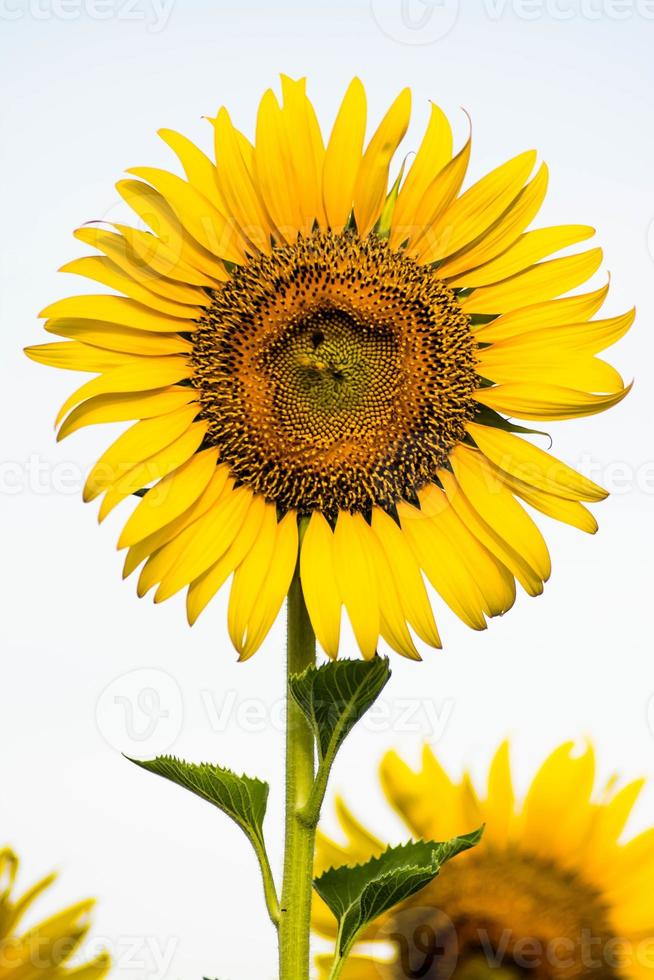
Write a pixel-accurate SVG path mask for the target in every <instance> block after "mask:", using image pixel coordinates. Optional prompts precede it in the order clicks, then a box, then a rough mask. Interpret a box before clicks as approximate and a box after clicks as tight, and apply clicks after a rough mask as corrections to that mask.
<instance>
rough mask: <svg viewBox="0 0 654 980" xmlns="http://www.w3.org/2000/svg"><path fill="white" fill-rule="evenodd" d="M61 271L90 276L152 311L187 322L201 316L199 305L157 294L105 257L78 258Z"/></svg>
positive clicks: (88, 256)
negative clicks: (178, 301) (190, 304)
mask: <svg viewBox="0 0 654 980" xmlns="http://www.w3.org/2000/svg"><path fill="white" fill-rule="evenodd" d="M59 271H60V272H71V273H73V274H75V275H79V276H86V278H87V279H93V280H94V281H95V282H100V283H102V284H103V285H104V286H109V288H110V289H115V290H117V291H118V292H120V293H124V294H125V295H126V296H129V298H130V299H134V300H136V302H137V303H142V304H143V305H144V306H147V307H149V308H150V309H152V310H157V311H159V312H160V313H166V314H167V315H168V316H177V317H181V318H182V319H186V320H197V319H198V317H199V316H200V315H201V309H200V307H199V306H197V305H195V306H189V305H187V304H183V303H176V302H174V301H173V300H170V299H166V298H165V297H163V296H161V295H159V294H158V293H156V292H152V290H150V289H148V288H147V287H145V286H142V285H141V284H140V283H138V282H136V281H135V280H134V279H132V277H131V276H129V275H127V273H125V272H123V271H122V270H121V269H120V268H119V266H117V265H116V264H115V263H114V262H112V261H111V260H110V259H108V258H106V257H105V256H104V255H87V256H85V257H84V258H81V259H74V260H73V261H72V262H68V263H66V265H62V267H61V268H60V270H59ZM207 302H208V297H205V305H206V303H207Z"/></svg>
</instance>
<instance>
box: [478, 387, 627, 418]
mask: <svg viewBox="0 0 654 980" xmlns="http://www.w3.org/2000/svg"><path fill="white" fill-rule="evenodd" d="M631 388H632V385H628V387H626V388H624V389H623V390H622V391H618V392H616V393H614V394H610V395H591V394H588V393H587V392H585V391H577V390H576V389H574V388H562V387H559V386H558V385H545V384H535V383H532V384H507V385H497V386H495V387H493V388H483V389H481V390H480V391H476V392H475V398H476V400H477V401H478V402H480V403H481V404H482V405H487V406H488V407H489V408H492V409H494V410H495V411H496V412H503V413H504V414H505V415H511V416H517V417H518V418H521V419H533V420H534V421H537V420H539V419H543V420H545V421H557V420H560V419H576V418H583V417H584V416H586V415H596V414H597V413H598V412H604V411H606V409H607V408H613V406H614V405H617V404H618V403H619V402H621V401H622V399H623V398H625V397H626V396H627V395H628V394H629V392H630V391H631Z"/></svg>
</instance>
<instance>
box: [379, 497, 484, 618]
mask: <svg viewBox="0 0 654 980" xmlns="http://www.w3.org/2000/svg"><path fill="white" fill-rule="evenodd" d="M397 511H398V515H399V518H400V524H401V526H402V531H403V532H404V534H406V536H407V539H408V541H409V544H410V545H411V548H412V549H413V552H414V554H415V556H416V559H417V561H418V562H419V563H420V565H421V566H422V568H423V569H424V570H425V573H426V575H427V578H428V579H429V581H430V582H431V584H432V585H433V587H434V588H435V589H436V591H437V592H438V594H439V595H440V596H441V597H442V598H443V599H444V600H445V602H446V603H447V604H448V606H449V607H450V609H451V610H452V611H453V612H455V613H456V615H457V616H458V617H459V618H460V619H462V620H463V622H464V623H466V624H467V625H468V626H470V627H471V629H476V630H483V629H486V620H485V618H484V612H483V610H484V605H485V603H484V599H483V597H482V594H481V592H480V590H479V588H478V586H477V583H476V581H475V579H474V577H471V576H470V574H469V571H468V568H467V566H466V565H465V563H464V562H463V560H462V558H461V555H460V554H459V553H458V552H457V550H456V548H455V547H454V545H453V543H452V541H451V540H450V539H449V538H448V537H447V535H446V534H445V533H444V532H443V529H442V528H441V527H440V526H439V525H438V523H437V522H436V521H434V520H433V519H432V518H431V517H427V516H426V515H425V514H423V513H422V512H421V511H419V510H417V508H415V507H411V506H409V505H408V504H404V503H400V504H398V507H397Z"/></svg>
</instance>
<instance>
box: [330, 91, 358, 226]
mask: <svg viewBox="0 0 654 980" xmlns="http://www.w3.org/2000/svg"><path fill="white" fill-rule="evenodd" d="M365 135H366V93H365V89H364V87H363V85H362V84H361V82H360V81H359V79H358V78H354V79H352V81H351V82H350V85H349V87H348V90H347V92H346V93H345V98H344V99H343V102H342V103H341V107H340V109H339V111H338V115H337V116H336V121H335V123H334V127H333V129H332V132H331V135H330V137H329V142H328V143H327V149H326V150H325V162H324V166H323V201H324V205H325V215H326V218H327V222H328V224H329V227H330V228H332V229H333V230H334V231H341V229H342V228H343V226H344V225H345V224H346V222H347V220H348V218H349V216H350V213H351V211H352V202H353V200H354V187H355V184H356V179H357V173H358V171H359V166H360V163H361V151H362V149H363V140H364V138H365Z"/></svg>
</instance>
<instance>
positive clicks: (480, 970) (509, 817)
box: [314, 743, 654, 980]
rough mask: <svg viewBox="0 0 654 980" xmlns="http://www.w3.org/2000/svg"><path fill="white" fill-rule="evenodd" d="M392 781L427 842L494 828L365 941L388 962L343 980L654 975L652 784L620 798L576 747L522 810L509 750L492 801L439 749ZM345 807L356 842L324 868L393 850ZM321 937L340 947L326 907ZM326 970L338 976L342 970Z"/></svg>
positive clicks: (325, 856)
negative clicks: (643, 797) (632, 829)
mask: <svg viewBox="0 0 654 980" xmlns="http://www.w3.org/2000/svg"><path fill="white" fill-rule="evenodd" d="M381 780H382V785H383V788H384V792H385V794H386V796H387V798H388V801H389V803H390V804H391V806H392V807H393V808H394V809H395V810H396V811H397V812H398V813H399V815H400V816H401V817H402V819H403V820H404V822H405V823H406V825H407V827H408V828H409V830H410V831H411V833H412V834H413V835H415V836H416V837H418V838H420V837H425V838H429V839H440V838H446V837H448V836H449V835H450V834H451V833H452V831H453V829H454V828H455V827H457V828H462V827H463V828H467V827H470V828H472V827H475V826H478V825H479V824H480V823H482V822H485V823H486V830H485V835H484V840H483V842H482V843H481V844H480V845H479V846H478V847H477V848H476V849H473V850H472V851H470V852H468V853H467V854H464V855H462V856H460V857H458V858H457V860H456V861H454V862H452V863H451V864H448V865H446V866H445V867H444V868H443V870H442V872H441V875H440V877H439V878H437V879H436V880H435V881H434V882H433V883H432V884H431V885H429V886H428V887H427V888H426V889H424V890H423V891H422V892H419V893H418V894H417V895H416V896H415V897H414V898H413V899H411V900H410V901H409V902H405V903H404V904H402V905H400V906H398V907H396V908H395V909H394V910H392V911H391V912H390V913H388V914H387V915H386V916H385V918H384V919H380V920H378V921H377V922H376V923H375V924H374V926H373V927H372V928H370V929H369V931H368V932H367V933H366V934H365V935H364V936H362V940H363V941H371V942H374V941H380V942H381V943H383V944H384V945H380V947H379V950H380V952H379V954H378V955H373V954H370V955H367V956H361V955H360V956H358V957H357V956H356V955H353V956H352V957H351V960H350V961H349V962H348V963H347V964H346V967H345V969H344V971H343V973H342V974H341V976H342V977H343V978H344V980H345V978H350V980H381V978H384V980H405V978H409V977H423V978H431V980H437V978H443V977H447V978H449V977H455V978H464V977H465V978H473V977H478V978H481V977H491V976H498V977H501V978H515V977H518V976H527V975H533V976H534V977H544V978H557V980H558V978H563V977H566V978H574V977H582V976H587V977H598V978H600V977H601V978H609V977H613V978H630V980H637V978H638V980H644V978H645V977H650V976H651V975H652V970H654V909H653V907H652V901H651V891H652V884H653V882H654V830H652V829H649V830H647V831H645V832H643V833H641V834H639V835H637V836H635V837H633V836H632V837H631V838H629V837H626V836H625V828H626V825H627V821H628V819H629V816H630V814H631V811H632V809H633V807H634V805H635V803H636V801H637V799H638V796H639V794H640V792H641V790H642V787H643V780H636V781H635V782H632V783H629V784H627V785H622V786H619V785H618V781H617V779H612V780H610V781H609V783H608V784H607V785H606V786H605V787H599V788H598V786H597V784H596V778H595V757H594V752H593V749H592V747H591V746H587V747H586V748H585V750H584V751H583V752H581V753H576V752H575V750H574V745H573V744H572V743H566V744H564V745H561V746H560V747H559V748H558V749H556V751H555V752H553V753H552V755H551V756H550V757H549V758H548V759H547V760H546V761H545V762H544V763H543V765H542V767H541V768H540V770H539V771H538V773H537V774H536V776H535V777H534V779H533V782H532V783H531V786H530V787H529V790H528V792H527V794H526V797H525V799H524V801H519V800H517V799H516V794H515V791H514V787H513V780H512V777H511V771H510V764H509V748H508V744H506V743H505V744H503V745H501V746H500V748H499V749H498V751H497V754H496V755H495V758H494V759H493V762H492V764H491V766H490V770H489V773H488V781H487V785H486V787H485V788H484V790H483V791H481V792H478V791H477V790H476V789H475V787H474V785H473V782H472V779H471V778H470V775H469V774H468V773H465V774H464V775H463V777H462V779H461V780H460V781H456V780H453V779H452V778H451V777H450V776H449V775H448V774H447V773H446V772H445V770H444V769H443V768H442V766H441V765H440V764H439V762H438V760H437V759H436V757H435V756H434V754H433V752H432V751H431V749H430V748H429V747H427V746H425V749H424V752H423V758H422V767H421V768H420V770H419V771H417V772H415V771H413V770H412V769H410V768H409V766H407V764H406V763H405V762H404V761H403V760H402V759H401V758H400V757H399V756H398V755H397V754H396V753H395V752H390V753H388V755H387V756H386V757H385V758H384V760H383V762H382V765H381ZM337 808H338V817H339V822H340V825H341V827H342V829H343V831H344V833H345V835H346V840H345V843H344V844H339V843H335V842H334V841H332V840H330V839H328V838H326V837H324V836H323V837H322V838H321V839H320V841H319V845H318V860H319V865H320V867H321V868H326V867H331V866H332V865H340V864H354V863H359V862H361V861H365V860H366V859H367V858H369V857H370V856H371V855H373V854H378V853H380V852H381V851H382V850H383V849H384V847H385V846H386V845H385V844H382V842H381V841H379V840H377V839H376V838H375V837H374V836H373V835H372V834H371V833H370V832H369V831H368V830H366V829H365V828H364V827H363V826H362V825H361V824H359V823H358V821H357V820H356V819H355V817H354V816H353V815H352V814H351V812H350V811H349V810H348V808H347V807H346V805H345V804H344V803H343V802H342V801H338V803H337ZM314 926H315V928H316V929H317V930H318V931H319V932H320V933H321V934H322V935H327V936H333V935H334V930H333V919H331V917H330V913H329V911H328V910H327V909H326V907H325V906H324V905H322V903H320V902H319V901H318V902H317V903H316V904H315V906H314ZM389 944H390V945H391V946H392V947H393V948H394V954H393V956H392V958H391V959H390V961H389V959H388V956H387V953H386V950H387V948H388V946H389ZM320 963H321V976H325V977H326V976H327V974H328V968H329V963H330V960H329V958H326V957H325V958H322V959H321V961H320Z"/></svg>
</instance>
